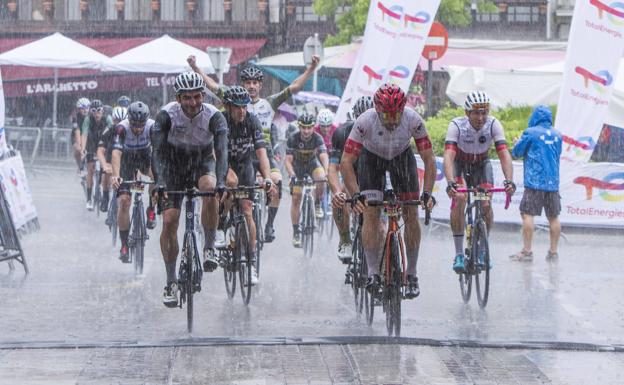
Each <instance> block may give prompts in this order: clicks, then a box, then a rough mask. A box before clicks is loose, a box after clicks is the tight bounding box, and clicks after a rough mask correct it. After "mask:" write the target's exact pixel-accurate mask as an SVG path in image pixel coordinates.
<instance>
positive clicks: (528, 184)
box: [510, 105, 562, 262]
mask: <svg viewBox="0 0 624 385" xmlns="http://www.w3.org/2000/svg"><path fill="white" fill-rule="evenodd" d="M561 144H562V142H561V133H560V132H559V131H557V130H555V129H554V128H553V127H552V112H551V111H550V109H549V108H548V107H547V106H543V105H540V106H537V107H535V109H534V110H533V113H532V114H531V118H530V119H529V127H528V128H527V129H526V130H524V132H523V133H522V137H521V138H520V140H519V141H518V142H517V143H516V144H515V146H514V148H513V150H512V152H511V154H512V155H513V157H515V158H524V195H522V201H521V202H520V214H521V215H522V240H523V248H522V250H521V251H520V252H518V253H516V254H514V255H512V256H510V258H511V259H512V260H516V261H528V262H530V261H532V260H533V251H531V246H532V241H533V217H534V216H536V215H542V208H544V211H545V213H546V218H548V222H549V224H550V249H549V250H548V253H547V254H546V259H547V260H549V261H552V260H556V259H557V258H558V257H559V254H558V252H557V245H558V243H559V236H560V235H561V224H560V222H559V213H560V211H561V197H560V196H559V158H560V156H561Z"/></svg>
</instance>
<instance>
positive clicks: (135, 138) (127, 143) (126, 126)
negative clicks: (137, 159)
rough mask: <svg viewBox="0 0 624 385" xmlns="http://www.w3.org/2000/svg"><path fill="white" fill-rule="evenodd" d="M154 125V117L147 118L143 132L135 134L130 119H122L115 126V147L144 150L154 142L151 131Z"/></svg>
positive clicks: (117, 148)
mask: <svg viewBox="0 0 624 385" xmlns="http://www.w3.org/2000/svg"><path fill="white" fill-rule="evenodd" d="M153 125H154V119H147V122H145V128H144V129H143V132H141V133H140V134H139V135H135V134H134V132H132V129H131V128H130V121H129V120H128V119H124V120H122V121H121V122H119V123H118V124H117V127H116V128H115V141H114V142H113V148H114V149H116V150H129V151H136V150H144V149H146V148H149V147H150V145H151V143H152V141H151V139H150V133H151V131H152V126H153Z"/></svg>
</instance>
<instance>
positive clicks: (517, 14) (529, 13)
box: [507, 5, 539, 23]
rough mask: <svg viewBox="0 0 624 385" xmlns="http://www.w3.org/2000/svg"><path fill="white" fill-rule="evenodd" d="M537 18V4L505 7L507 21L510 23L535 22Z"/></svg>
mask: <svg viewBox="0 0 624 385" xmlns="http://www.w3.org/2000/svg"><path fill="white" fill-rule="evenodd" d="M538 20H539V8H538V7H537V6H528V5H526V6H510V7H509V8H508V9H507V21H508V22H510V23H537V22H538Z"/></svg>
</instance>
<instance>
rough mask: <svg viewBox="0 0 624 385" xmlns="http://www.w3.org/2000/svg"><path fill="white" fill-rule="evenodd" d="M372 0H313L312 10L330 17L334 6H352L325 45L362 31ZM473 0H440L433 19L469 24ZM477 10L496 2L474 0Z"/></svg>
mask: <svg viewBox="0 0 624 385" xmlns="http://www.w3.org/2000/svg"><path fill="white" fill-rule="evenodd" d="M371 1H372V0H314V3H313V9H314V13H316V14H317V15H324V16H328V17H332V16H333V15H335V14H336V9H338V6H341V5H348V6H351V9H350V10H349V11H348V12H346V13H344V14H343V15H341V16H340V17H338V19H337V20H336V25H337V26H338V33H337V34H336V35H329V36H328V37H327V39H326V40H325V46H327V47H329V46H332V45H340V44H349V43H350V42H351V38H352V37H353V36H361V35H363V34H364V28H365V27H366V19H367V17H368V8H369V6H370V3H371ZM471 3H472V0H442V1H441V3H440V8H439V9H438V13H437V15H436V19H437V20H440V21H441V22H442V23H443V24H444V25H445V26H447V27H462V28H466V27H468V26H470V23H471V21H472V19H471V15H470V4H471ZM477 7H478V9H479V11H480V12H496V11H497V9H498V8H497V7H496V5H495V4H494V3H493V2H492V1H490V0H477Z"/></svg>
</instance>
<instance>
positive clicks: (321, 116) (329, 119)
mask: <svg viewBox="0 0 624 385" xmlns="http://www.w3.org/2000/svg"><path fill="white" fill-rule="evenodd" d="M316 121H317V122H318V124H319V125H321V126H331V125H332V124H334V113H333V112H331V110H329V109H327V108H322V109H321V110H320V111H319V113H318V115H317V116H316Z"/></svg>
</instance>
